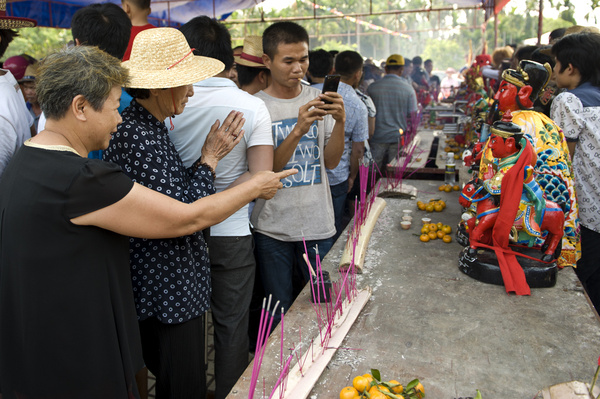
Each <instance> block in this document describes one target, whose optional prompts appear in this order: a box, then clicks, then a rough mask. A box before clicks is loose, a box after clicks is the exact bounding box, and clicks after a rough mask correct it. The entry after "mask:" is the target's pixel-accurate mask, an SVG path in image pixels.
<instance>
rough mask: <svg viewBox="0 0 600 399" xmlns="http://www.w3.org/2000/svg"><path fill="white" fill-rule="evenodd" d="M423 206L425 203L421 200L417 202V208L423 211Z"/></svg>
mask: <svg viewBox="0 0 600 399" xmlns="http://www.w3.org/2000/svg"><path fill="white" fill-rule="evenodd" d="M425 207H426V205H425V204H424V203H423V202H421V203H418V204H417V208H419V210H420V211H424V210H425Z"/></svg>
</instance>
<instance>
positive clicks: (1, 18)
mask: <svg viewBox="0 0 600 399" xmlns="http://www.w3.org/2000/svg"><path fill="white" fill-rule="evenodd" d="M36 25H37V22H36V21H35V20H34V19H29V18H18V17H7V16H6V0H0V29H18V28H33V27H34V26H36Z"/></svg>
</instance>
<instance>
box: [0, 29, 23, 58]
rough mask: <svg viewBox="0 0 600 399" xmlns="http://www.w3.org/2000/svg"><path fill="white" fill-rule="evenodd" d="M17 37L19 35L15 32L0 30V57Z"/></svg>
mask: <svg viewBox="0 0 600 399" xmlns="http://www.w3.org/2000/svg"><path fill="white" fill-rule="evenodd" d="M17 36H19V33H18V32H17V31H16V30H12V29H0V57H2V56H3V55H4V52H5V51H6V49H7V48H8V45H9V44H10V42H12V41H13V39H14V38H15V37H17Z"/></svg>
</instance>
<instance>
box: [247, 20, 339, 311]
mask: <svg viewBox="0 0 600 399" xmlns="http://www.w3.org/2000/svg"><path fill="white" fill-rule="evenodd" d="M263 51H264V54H263V61H264V64H265V65H266V67H267V68H268V69H269V70H270V71H271V78H272V80H271V82H270V84H269V86H268V87H267V88H266V89H265V90H263V91H260V92H258V93H257V94H256V96H257V97H259V98H261V99H262V100H263V101H264V102H265V104H266V105H267V109H268V110H269V113H270V115H271V120H272V124H271V127H272V133H273V141H274V146H275V153H274V162H273V170H275V171H279V170H282V169H292V168H294V169H297V170H298V174H297V175H295V176H294V178H288V179H284V180H282V182H283V185H284V188H283V189H282V190H280V192H279V193H277V195H276V196H275V197H274V198H273V199H271V200H269V201H262V200H259V201H257V202H256V206H255V208H254V211H253V213H252V218H251V221H252V224H253V226H254V228H255V232H256V233H255V243H256V259H257V263H258V267H259V269H258V270H259V274H260V276H261V280H262V283H263V286H264V290H265V294H266V295H269V294H272V295H273V297H274V298H273V299H274V301H276V300H279V301H281V303H280V306H281V307H283V308H284V310H285V311H287V310H288V309H289V307H290V306H291V305H292V303H293V301H294V299H295V295H294V290H293V287H294V281H293V276H294V267H295V265H296V266H297V267H300V271H301V274H300V275H301V276H303V281H302V282H296V283H300V284H296V286H303V285H304V284H305V283H306V282H307V281H308V279H309V274H308V268H307V266H306V263H305V262H304V260H303V258H302V254H303V253H304V244H303V239H305V240H306V247H307V249H308V252H309V254H308V255H309V259H310V261H311V263H312V265H313V266H314V265H315V262H316V261H315V259H316V252H315V247H316V246H318V251H319V255H320V256H321V257H323V256H325V254H326V253H327V252H328V251H329V249H330V248H331V246H332V245H333V239H332V237H333V235H334V234H335V225H334V215H333V206H332V202H331V194H330V191H329V182H328V179H327V173H326V172H325V169H326V168H329V169H332V168H335V167H336V166H337V164H338V163H339V161H340V158H341V156H342V153H343V151H344V123H345V120H346V114H345V111H344V103H343V100H342V97H341V96H340V95H339V94H337V93H334V92H327V93H325V94H321V93H320V91H318V90H316V89H314V88H311V87H308V86H304V85H302V84H301V83H300V82H301V79H302V78H303V77H304V75H305V74H306V70H307V69H308V33H307V32H306V30H305V29H304V28H303V27H301V26H300V25H298V24H296V23H293V22H278V23H275V24H273V25H271V26H270V27H268V28H267V29H266V30H265V31H264V33H263ZM325 100H328V101H331V104H325ZM276 316H277V317H279V316H278V314H276Z"/></svg>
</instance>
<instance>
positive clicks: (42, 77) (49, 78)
mask: <svg viewBox="0 0 600 399" xmlns="http://www.w3.org/2000/svg"><path fill="white" fill-rule="evenodd" d="M128 81H129V72H128V71H127V69H125V68H123V67H122V66H121V61H120V60H118V59H116V58H115V57H113V56H111V55H108V54H107V53H105V52H104V51H102V50H100V49H98V47H91V46H75V47H72V48H70V49H65V50H61V51H59V52H57V53H54V54H51V55H49V56H48V57H46V58H45V59H44V60H43V61H41V63H40V66H39V69H38V76H37V84H36V91H37V95H38V100H39V102H40V104H41V105H42V110H43V111H44V115H45V116H46V118H48V119H55V120H56V119H61V118H62V117H63V116H65V114H66V113H67V111H68V109H69V107H70V106H71V103H72V102H73V98H75V97H76V96H78V95H82V96H83V97H84V98H85V99H86V100H87V101H88V102H89V103H90V105H91V107H92V108H93V109H94V110H96V111H100V110H101V109H102V107H103V105H104V102H105V101H106V99H107V98H108V95H109V94H110V91H111V90H112V89H113V87H115V86H119V87H122V86H124V85H125V84H126V83H127V82H128Z"/></svg>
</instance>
